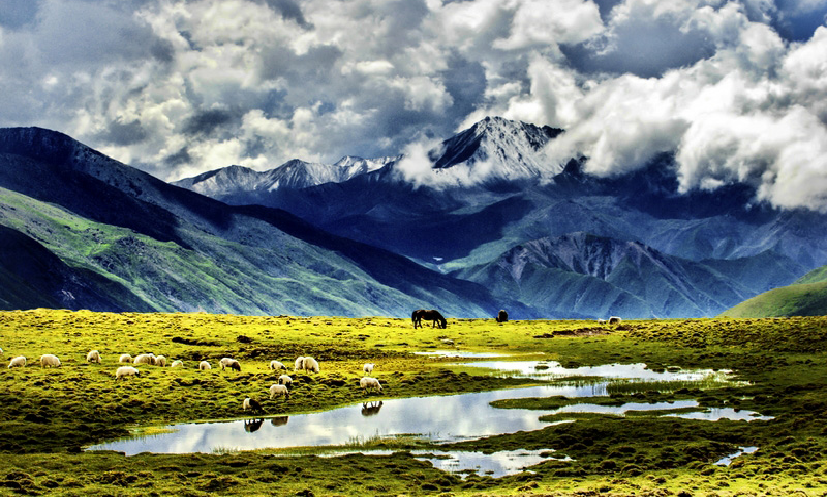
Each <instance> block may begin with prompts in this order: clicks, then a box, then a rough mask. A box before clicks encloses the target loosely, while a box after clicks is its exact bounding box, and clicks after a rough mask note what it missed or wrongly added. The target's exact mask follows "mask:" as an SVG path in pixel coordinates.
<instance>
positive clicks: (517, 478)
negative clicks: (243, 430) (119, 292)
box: [0, 310, 826, 496]
mask: <svg viewBox="0 0 828 497" xmlns="http://www.w3.org/2000/svg"><path fill="white" fill-rule="evenodd" d="M0 347H2V349H3V353H2V357H3V359H4V360H6V361H8V360H9V359H10V358H12V357H16V356H19V355H24V356H26V358H27V359H28V366H27V367H25V368H22V369H18V368H13V369H8V368H5V367H4V368H2V370H1V371H2V372H0V413H1V414H2V415H0V430H1V431H0V433H2V436H0V453H1V454H0V494H5V493H31V494H50V495H52V494H55V495H89V494H93V495H95V494H97V495H139V494H140V495H154V494H157V495H160V494H162V493H164V492H175V493H177V494H180V495H206V494H208V493H209V494H216V493H220V494H248V495H311V494H313V495H352V494H359V495H379V494H389V495H397V494H408V495H432V494H433V495H439V494H441V493H444V494H449V493H450V494H454V495H491V494H498V495H501V494H502V495H513V494H518V495H526V494H528V495H532V494H538V495H570V494H573V495H574V494H578V495H632V494H635V495H681V494H682V493H684V494H683V495H722V496H725V495H737V494H739V495H765V494H769V495H791V494H797V493H798V494H800V495H825V490H826V481H825V475H826V319H825V317H818V318H786V319H753V320H749V319H698V320H696V319H694V320H645V321H625V322H624V323H622V324H621V325H620V326H616V327H611V328H610V327H599V326H597V324H595V323H594V322H589V321H546V320H532V321H509V322H506V323H496V322H495V321H494V320H493V319H490V320H482V319H480V320H467V319H450V320H449V327H448V328H447V329H444V330H442V329H432V328H429V327H426V328H422V329H417V330H414V329H412V327H411V322H410V320H407V319H393V318H376V317H375V318H361V319H349V318H336V317H333V318H326V317H310V318H308V317H287V316H279V317H248V316H227V315H207V314H108V313H92V312H86V311H81V312H67V311H46V310H37V311H26V312H3V313H0ZM446 348H457V349H460V350H469V351H481V352H483V351H488V352H491V351H494V352H501V353H508V354H513V355H512V357H511V358H512V359H521V358H523V359H526V358H530V357H534V358H535V359H537V357H538V353H543V356H542V357H543V358H544V360H547V361H556V362H559V363H561V364H562V365H563V366H566V367H576V366H589V365H603V364H613V363H617V364H632V363H646V364H647V365H648V367H649V368H650V369H653V370H662V369H669V368H675V367H680V368H711V369H730V370H733V375H732V376H733V378H734V379H735V380H738V381H737V382H733V383H726V384H723V385H720V386H711V385H709V384H699V385H681V386H680V387H679V388H675V389H667V390H664V389H650V388H640V387H634V386H631V387H630V388H616V389H614V390H613V391H611V392H610V393H608V395H607V396H605V397H599V398H591V399H590V400H589V402H591V403H600V404H605V405H620V404H623V403H625V402H661V401H670V400H684V399H694V400H697V401H698V402H699V403H700V405H701V406H702V407H703V408H729V409H735V410H749V411H755V412H758V413H761V414H762V415H764V416H769V417H772V419H769V420H755V421H750V422H747V421H730V420H726V419H722V420H719V421H715V422H713V421H703V420H693V419H683V418H675V417H662V416H659V414H663V413H657V412H646V413H636V414H627V415H625V416H616V415H600V414H576V415H573V414H566V415H563V414H553V415H549V414H548V412H549V411H550V410H552V409H554V408H557V407H561V406H565V405H567V404H570V403H574V402H580V401H581V400H576V399H567V398H560V397H554V398H535V399H515V400H508V401H502V402H498V403H496V404H495V405H496V407H498V408H503V409H507V408H523V409H538V410H539V411H538V416H545V418H548V420H549V421H555V420H560V419H564V418H566V419H576V422H574V423H566V424H550V425H549V426H547V427H545V428H543V429H540V430H534V431H525V432H518V433H514V434H506V435H497V436H491V437H487V438H484V439H481V440H472V441H463V442H458V443H454V444H451V446H452V448H453V449H456V450H476V451H487V452H492V451H501V450H514V449H526V450H532V449H542V450H549V451H553V450H554V451H555V453H556V454H564V455H566V456H569V458H570V459H571V460H567V461H561V460H555V459H549V460H547V461H545V462H543V463H541V464H539V465H536V466H533V467H532V468H531V469H532V470H533V471H532V472H531V473H530V472H523V473H520V474H518V475H514V476H507V477H503V478H492V477H490V476H487V475H485V474H483V475H476V474H472V475H468V476H466V477H465V478H463V477H461V475H455V474H450V473H446V472H444V471H441V470H438V469H435V468H434V467H432V465H431V464H430V463H428V462H425V461H422V460H419V459H416V458H415V457H413V455H412V454H411V452H410V451H411V450H413V449H423V448H425V449H428V448H429V445H428V444H427V443H426V442H423V441H422V440H419V439H417V438H416V437H401V438H398V439H391V440H389V439H376V440H369V441H367V442H366V441H362V442H361V445H360V448H364V449H366V450H367V449H375V448H380V449H388V450H390V451H391V453H390V454H386V455H363V454H349V455H345V456H341V457H337V458H322V457H318V456H317V455H315V452H317V449H312V448H308V449H304V450H294V451H293V452H298V453H300V454H302V455H299V456H296V457H284V455H285V454H284V452H285V451H283V450H277V449H266V450H260V451H235V450H226V451H215V452H214V453H196V454H149V453H142V454H138V455H135V456H129V457H125V456H124V455H122V454H120V453H114V452H84V451H83V448H84V447H87V446H89V445H92V444H95V443H100V442H102V441H106V440H112V439H115V438H118V437H122V436H127V435H130V434H131V433H134V432H135V431H136V430H144V431H145V432H146V431H147V430H149V431H150V432H151V430H152V429H153V427H161V426H164V425H169V424H172V423H180V422H187V421H196V420H208V419H229V418H241V417H245V413H244V412H242V410H241V404H242V399H243V398H244V397H246V396H253V397H255V398H257V399H259V401H260V402H261V403H262V405H263V407H264V410H265V412H266V415H267V416H279V415H285V414H298V413H304V412H313V411H322V410H327V409H331V408H334V407H338V406H344V405H348V404H353V403H357V402H362V401H366V400H370V401H376V400H380V399H390V398H395V397H413V396H431V395H445V394H451V393H464V392H477V391H486V390H493V389H500V388H510V387H515V386H522V385H528V384H532V383H535V382H537V381H536V380H527V379H516V378H500V377H497V376H493V375H489V374H486V373H485V372H483V371H481V370H479V369H478V368H473V367H458V366H450V364H452V363H455V362H457V361H456V360H454V359H434V358H429V357H427V356H423V355H416V354H413V352H415V351H428V350H434V349H446ZM91 349H97V350H99V351H100V353H101V356H102V359H103V363H102V364H87V363H86V362H85V357H86V353H87V352H88V351H89V350H91ZM124 352H128V353H130V354H132V355H133V356H135V355H137V354H138V353H141V352H154V353H155V354H163V355H164V356H166V358H167V359H168V364H169V363H171V362H172V361H173V360H176V359H180V360H183V361H184V362H185V364H184V367H183V368H176V369H171V368H169V367H166V368H160V367H154V366H141V367H140V369H141V371H142V373H144V374H142V376H141V377H140V378H128V379H125V380H121V381H117V382H116V381H115V376H114V371H115V369H116V367H117V366H118V364H117V361H118V357H119V356H120V354H121V353H124ZM43 353H54V354H56V355H57V356H59V357H60V359H61V361H62V366H61V367H60V368H56V369H51V368H44V369H41V368H40V366H39V364H38V363H37V359H38V357H40V354H43ZM298 356H312V357H314V358H316V359H317V360H318V361H319V362H320V364H321V372H320V373H319V374H318V375H312V374H311V375H308V374H294V373H293V371H292V363H293V360H294V359H295V358H296V357H298ZM222 357H234V358H236V359H238V360H239V361H240V362H241V364H242V370H241V371H240V372H237V371H229V370H228V371H221V370H220V368H219V367H218V361H219V359H221V358H222ZM204 359H206V360H208V361H210V362H211V363H212V365H213V369H212V370H210V371H199V370H197V369H196V366H197V364H198V362H199V361H201V360H204ZM274 359H275V360H280V361H282V362H283V363H285V364H286V365H288V366H289V367H291V370H290V372H289V373H288V374H290V375H291V376H293V377H294V378H295V383H294V385H293V387H292V388H291V397H290V400H287V401H285V400H283V399H280V398H277V399H274V400H269V399H268V394H267V388H268V387H269V386H270V385H271V384H272V383H274V382H275V381H276V378H277V377H278V376H279V374H282V373H280V372H275V371H271V370H269V369H268V364H269V362H270V361H271V360H274ZM366 362H372V363H374V364H376V369H375V370H374V372H373V374H372V375H373V376H375V377H377V378H378V379H379V380H380V382H381V383H382V385H383V391H382V393H381V394H376V393H372V394H368V395H366V394H364V393H363V392H362V390H361V389H360V388H359V378H360V377H361V376H362V370H361V368H362V364H363V363H366ZM464 362H469V360H464ZM5 364H8V362H5V363H4V365H5ZM427 415H428V413H427V412H424V413H423V416H427ZM748 446H749V447H758V448H759V449H758V450H757V451H756V452H754V453H751V454H745V455H742V456H740V457H739V458H737V459H735V460H734V462H733V463H732V464H730V465H729V466H716V465H714V464H713V463H714V462H715V461H717V460H719V459H720V458H722V457H724V456H726V455H728V454H732V453H733V452H735V451H736V450H738V448H739V447H748Z"/></svg>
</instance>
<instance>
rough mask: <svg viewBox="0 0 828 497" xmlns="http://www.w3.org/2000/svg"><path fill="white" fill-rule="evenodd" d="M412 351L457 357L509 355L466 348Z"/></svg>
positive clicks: (489, 357)
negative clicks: (472, 350)
mask: <svg viewBox="0 0 828 497" xmlns="http://www.w3.org/2000/svg"><path fill="white" fill-rule="evenodd" d="M414 353H415V354H418V355H427V356H435V357H448V358H452V357H456V358H458V359H494V358H495V357H509V354H501V353H498V352H470V351H468V350H428V351H422V352H414Z"/></svg>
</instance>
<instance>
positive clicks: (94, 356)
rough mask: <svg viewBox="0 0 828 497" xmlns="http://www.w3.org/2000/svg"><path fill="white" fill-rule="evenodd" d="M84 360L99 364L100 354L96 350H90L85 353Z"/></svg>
mask: <svg viewBox="0 0 828 497" xmlns="http://www.w3.org/2000/svg"><path fill="white" fill-rule="evenodd" d="M86 362H97V363H98V364H100V363H101V354H99V353H98V351H97V350H90V351H89V352H88V353H87V354H86Z"/></svg>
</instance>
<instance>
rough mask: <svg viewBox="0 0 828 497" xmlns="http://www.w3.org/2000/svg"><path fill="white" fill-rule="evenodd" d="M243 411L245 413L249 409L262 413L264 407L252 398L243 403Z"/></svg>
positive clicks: (247, 398)
mask: <svg viewBox="0 0 828 497" xmlns="http://www.w3.org/2000/svg"><path fill="white" fill-rule="evenodd" d="M242 409H244V410H245V411H246V410H248V409H253V410H254V411H259V412H261V411H262V405H261V404H259V403H258V402H257V401H256V399H251V398H250V397H245V399H244V401H242Z"/></svg>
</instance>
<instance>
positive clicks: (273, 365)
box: [270, 361, 287, 371]
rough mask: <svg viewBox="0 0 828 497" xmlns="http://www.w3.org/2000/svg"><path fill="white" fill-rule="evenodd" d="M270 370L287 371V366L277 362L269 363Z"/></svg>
mask: <svg viewBox="0 0 828 497" xmlns="http://www.w3.org/2000/svg"><path fill="white" fill-rule="evenodd" d="M270 369H284V370H285V371H287V366H285V365H284V364H282V363H281V362H279V361H270Z"/></svg>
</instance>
